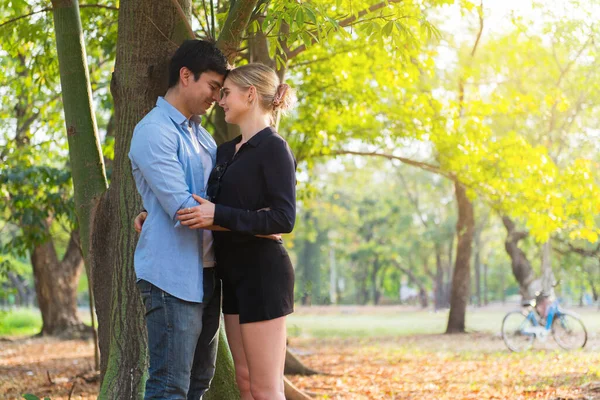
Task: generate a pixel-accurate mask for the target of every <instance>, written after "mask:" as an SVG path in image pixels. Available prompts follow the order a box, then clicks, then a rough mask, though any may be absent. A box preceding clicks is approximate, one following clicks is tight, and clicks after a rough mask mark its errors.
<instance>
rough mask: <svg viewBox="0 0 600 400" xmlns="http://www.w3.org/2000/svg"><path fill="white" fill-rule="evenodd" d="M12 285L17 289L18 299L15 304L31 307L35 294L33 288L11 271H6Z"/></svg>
mask: <svg viewBox="0 0 600 400" xmlns="http://www.w3.org/2000/svg"><path fill="white" fill-rule="evenodd" d="M7 276H8V279H9V280H10V282H11V284H12V286H13V287H14V288H15V289H16V290H17V294H18V299H17V302H16V304H17V305H19V306H21V307H31V306H32V305H33V299H34V296H35V290H34V289H32V288H31V286H29V284H28V283H27V280H25V279H24V278H23V277H22V276H21V275H17V274H15V273H14V272H12V271H8V273H7Z"/></svg>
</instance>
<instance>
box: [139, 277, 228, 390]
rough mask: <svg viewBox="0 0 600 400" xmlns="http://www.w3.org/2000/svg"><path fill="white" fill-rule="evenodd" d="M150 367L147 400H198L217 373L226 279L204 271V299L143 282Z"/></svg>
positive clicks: (140, 282) (140, 284)
mask: <svg viewBox="0 0 600 400" xmlns="http://www.w3.org/2000/svg"><path fill="white" fill-rule="evenodd" d="M137 285H138V288H139V290H140V292H141V295H142V300H143V302H144V307H145V309H146V326H147V328H148V353H149V356H150V367H149V369H148V380H147V381H146V395H145V397H144V399H146V400H149V399H162V400H167V399H168V400H192V399H193V400H198V399H201V398H202V395H203V394H204V393H205V392H206V391H207V390H208V387H209V385H210V381H211V379H212V377H213V375H214V374H215V367H216V358H217V343H218V339H219V335H218V331H219V322H220V314H221V281H220V280H219V279H217V278H216V277H215V273H214V268H208V269H205V270H204V298H203V302H202V303H191V302H188V301H184V300H181V299H178V298H177V297H173V296H171V295H170V294H168V293H166V292H164V291H163V290H161V289H159V288H157V287H156V286H154V285H152V284H151V283H149V282H147V281H144V280H140V281H139V282H138V284H137Z"/></svg>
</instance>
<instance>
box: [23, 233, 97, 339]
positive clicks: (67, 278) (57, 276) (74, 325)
mask: <svg viewBox="0 0 600 400" xmlns="http://www.w3.org/2000/svg"><path fill="white" fill-rule="evenodd" d="M31 264H32V265H33V276H34V279H35V291H36V295H37V301H38V306H39V308H40V311H41V314H42V330H41V332H40V335H51V336H58V337H61V338H76V337H81V336H82V335H85V334H88V333H90V328H89V327H88V326H86V325H85V324H83V323H82V322H81V320H80V319H79V316H78V315H77V286H78V283H79V276H80V275H81V271H82V269H83V257H82V255H81V250H80V248H79V233H78V232H77V231H74V232H73V233H71V238H70V240H69V244H68V246H67V251H66V253H65V255H64V257H63V258H62V260H59V258H58V255H57V254H56V248H55V247H54V242H53V241H52V239H49V240H48V241H46V242H45V243H43V244H41V245H39V246H36V247H35V248H34V250H33V251H32V252H31Z"/></svg>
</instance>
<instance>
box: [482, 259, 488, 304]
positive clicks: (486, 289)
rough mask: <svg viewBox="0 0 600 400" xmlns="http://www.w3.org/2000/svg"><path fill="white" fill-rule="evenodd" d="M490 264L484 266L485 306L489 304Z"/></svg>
mask: <svg viewBox="0 0 600 400" xmlns="http://www.w3.org/2000/svg"><path fill="white" fill-rule="evenodd" d="M487 279H488V263H485V264H483V304H484V305H486V306H487V305H488V304H489V293H488V281H487Z"/></svg>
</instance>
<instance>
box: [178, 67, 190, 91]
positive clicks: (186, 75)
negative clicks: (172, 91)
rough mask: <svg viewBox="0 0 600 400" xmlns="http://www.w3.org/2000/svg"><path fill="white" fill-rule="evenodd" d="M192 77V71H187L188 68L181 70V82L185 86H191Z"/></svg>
mask: <svg viewBox="0 0 600 400" xmlns="http://www.w3.org/2000/svg"><path fill="white" fill-rule="evenodd" d="M190 75H192V71H190V70H189V69H187V67H181V69H180V70H179V80H180V81H181V84H182V85H183V86H187V85H188V84H189V81H190Z"/></svg>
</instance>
